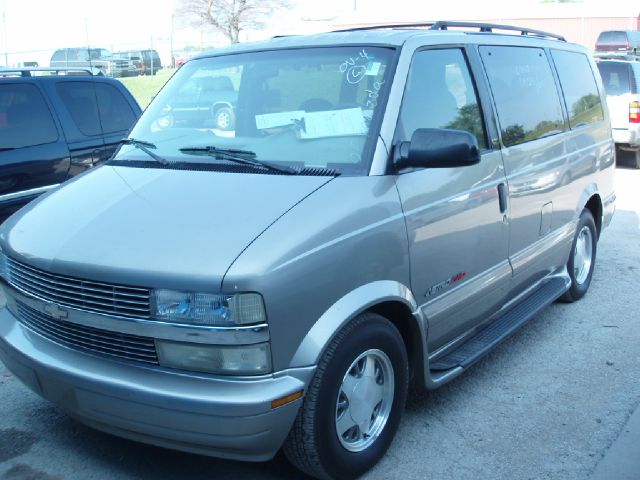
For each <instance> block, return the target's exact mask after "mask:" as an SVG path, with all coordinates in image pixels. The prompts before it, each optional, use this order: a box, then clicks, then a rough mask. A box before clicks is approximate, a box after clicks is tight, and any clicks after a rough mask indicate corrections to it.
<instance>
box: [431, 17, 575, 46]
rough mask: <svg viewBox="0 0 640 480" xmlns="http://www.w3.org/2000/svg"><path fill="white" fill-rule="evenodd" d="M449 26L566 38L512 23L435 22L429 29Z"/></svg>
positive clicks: (491, 31) (441, 28) (481, 30)
mask: <svg viewBox="0 0 640 480" xmlns="http://www.w3.org/2000/svg"><path fill="white" fill-rule="evenodd" d="M449 27H466V28H478V29H480V32H483V33H484V32H486V33H493V30H494V29H496V30H508V31H512V32H520V35H524V36H529V35H531V36H534V37H549V38H555V39H556V40H560V41H561V42H566V41H567V40H566V39H565V38H564V37H563V36H562V35H558V34H555V33H549V32H544V31H542V30H534V29H532V28H522V27H515V26H513V25H500V24H497V23H477V22H446V21H440V22H435V23H434V24H433V25H432V26H431V28H430V30H447V29H448V28H449Z"/></svg>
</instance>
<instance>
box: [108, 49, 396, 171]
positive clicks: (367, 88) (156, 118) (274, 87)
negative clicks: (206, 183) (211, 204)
mask: <svg viewBox="0 0 640 480" xmlns="http://www.w3.org/2000/svg"><path fill="white" fill-rule="evenodd" d="M393 56H394V50H393V49H391V48H380V47H362V46H354V47H330V48H313V49H312V48H305V49H291V50H274V51H263V52H253V53H242V54H234V55H226V56H218V57H209V58H202V59H198V60H192V61H190V62H188V63H186V64H185V65H184V66H183V67H181V68H180V70H178V72H176V74H175V75H174V77H173V78H172V79H171V80H170V81H169V82H168V83H167V85H166V86H165V87H164V88H163V89H162V90H161V92H160V93H159V94H158V96H157V97H156V98H155V99H154V101H153V102H152V103H151V105H150V106H149V107H148V108H147V110H146V111H145V113H144V114H143V116H142V117H141V119H140V120H139V122H138V123H137V124H136V126H135V127H134V129H133V131H132V132H131V137H133V138H136V139H138V140H143V141H145V142H150V143H153V144H154V145H155V146H156V149H155V150H154V152H155V153H157V154H158V155H160V156H162V157H164V158H165V159H167V160H169V161H170V162H196V163H204V162H206V163H220V162H221V161H222V162H224V160H221V158H220V156H219V155H218V156H215V155H214V156H210V155H194V151H193V148H194V147H215V148H216V149H233V150H242V151H247V152H251V153H252V154H255V156H254V158H255V159H256V160H260V161H264V162H271V163H272V164H281V165H283V166H286V167H291V168H294V169H297V170H302V169H303V168H328V169H333V170H335V171H337V172H339V173H340V174H346V175H366V174H368V171H369V164H370V161H371V156H372V151H373V148H374V146H375V143H376V137H377V135H378V127H377V126H378V124H379V123H380V120H379V117H380V115H381V114H382V112H383V109H384V101H383V100H384V99H385V98H386V91H387V88H388V86H389V84H390V79H389V75H390V71H391V68H390V62H391V60H392V58H393ZM116 160H120V161H123V160H125V161H126V160H135V161H139V160H148V156H145V154H144V153H143V152H141V151H140V150H139V149H135V148H134V147H133V146H131V145H127V146H123V147H122V148H121V150H120V151H119V153H118V154H117V156H116Z"/></svg>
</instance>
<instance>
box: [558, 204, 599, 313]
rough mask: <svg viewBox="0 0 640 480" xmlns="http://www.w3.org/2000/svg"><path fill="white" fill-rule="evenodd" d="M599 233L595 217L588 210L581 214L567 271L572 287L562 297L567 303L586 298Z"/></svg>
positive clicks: (594, 261)
mask: <svg viewBox="0 0 640 480" xmlns="http://www.w3.org/2000/svg"><path fill="white" fill-rule="evenodd" d="M597 245H598V231H597V230H596V223H595V221H594V220H593V215H592V214H591V212H590V211H589V210H587V209H584V210H583V211H582V213H581V214H580V220H579V221H578V227H577V229H576V235H575V237H574V239H573V244H572V246H571V253H570V254H569V261H568V262H567V270H568V272H569V277H571V287H570V288H569V290H568V291H567V292H566V293H565V294H564V295H563V296H562V300H564V301H566V302H575V301H576V300H579V299H581V298H582V297H584V295H585V293H587V290H588V289H589V285H590V284H591V278H592V277H593V269H594V267H595V265H596V247H597Z"/></svg>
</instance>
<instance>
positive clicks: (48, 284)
mask: <svg viewBox="0 0 640 480" xmlns="http://www.w3.org/2000/svg"><path fill="white" fill-rule="evenodd" d="M7 266H8V270H9V283H10V284H11V285H13V286H14V287H16V288H18V289H20V290H22V291H23V292H25V293H29V294H32V295H34V296H36V297H39V298H42V299H44V300H48V301H50V302H53V303H56V304H58V305H64V306H67V307H72V308H76V309H78V310H84V311H87V312H95V313H106V314H108V315H114V316H119V317H129V318H149V317H150V316H151V311H150V306H149V290H148V289H146V288H138V287H128V286H124V285H113V284H109V283H100V282H94V281H91V280H82V279H79V278H73V277H67V276H64V275H57V274H54V273H49V272H45V271H44V270H40V269H39V268H35V267H31V266H29V265H25V264H24V263H21V262H18V261H16V260H13V259H11V258H7Z"/></svg>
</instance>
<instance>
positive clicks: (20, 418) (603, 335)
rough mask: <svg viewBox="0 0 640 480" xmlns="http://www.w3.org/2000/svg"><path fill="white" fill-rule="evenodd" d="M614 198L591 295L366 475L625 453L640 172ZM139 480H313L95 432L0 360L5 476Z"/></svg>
mask: <svg viewBox="0 0 640 480" xmlns="http://www.w3.org/2000/svg"><path fill="white" fill-rule="evenodd" d="M616 191H617V195H618V201H617V210H616V214H615V216H614V219H613V222H612V224H611V227H610V228H609V229H607V230H605V232H604V233H603V235H602V237H601V240H600V243H599V245H598V253H597V255H598V258H597V265H596V271H595V275H594V278H593V282H592V284H591V288H590V291H589V293H588V294H587V296H586V297H585V298H584V299H582V300H581V301H579V302H578V303H575V304H562V303H556V304H553V305H552V306H551V307H549V308H547V309H546V310H544V311H543V312H542V313H541V314H540V315H538V316H537V317H536V318H535V319H534V320H533V321H531V322H530V323H529V324H528V325H526V326H525V327H524V328H523V329H522V330H520V331H519V332H518V333H516V334H515V335H514V336H513V337H511V338H510V339H509V340H508V341H506V342H505V343H503V344H502V345H501V346H500V347H498V348H497V349H496V350H495V351H494V352H492V353H491V354H490V355H489V356H488V357H486V358H485V359H484V360H482V361H480V362H479V363H478V364H476V366H474V367H473V368H472V369H471V370H470V371H469V372H467V373H466V374H464V375H463V376H462V377H460V378H458V379H456V380H454V381H453V382H452V383H450V384H448V385H446V386H444V387H442V388H441V389H439V390H437V391H434V392H430V393H425V394H417V393H414V394H412V395H411V396H410V398H409V401H408V404H407V408H406V411H405V414H404V417H403V420H402V424H401V426H400V430H399V431H398V434H397V436H396V439H395V441H394V443H393V444H392V446H391V448H390V450H389V452H388V453H387V455H386V457H385V458H384V459H383V460H382V461H381V462H380V463H379V464H378V465H377V466H376V468H375V469H374V470H372V471H371V472H370V473H369V474H367V475H366V477H365V478H369V479H382V478H384V479H393V478H402V479H414V478H415V479H418V478H419V479H424V478H432V479H456V480H457V479H474V480H475V479H492V480H494V479H585V478H589V477H590V476H591V475H593V473H594V472H595V471H596V469H598V466H599V464H601V462H603V459H605V458H607V456H608V454H609V453H610V452H613V453H612V455H614V454H617V453H616V452H617V451H618V450H619V448H617V449H616V448H612V445H614V447H615V446H616V441H617V440H618V439H619V438H620V439H622V440H623V441H622V442H621V443H618V445H623V446H624V445H625V441H624V438H626V437H628V436H629V434H631V435H634V432H629V431H628V429H629V428H632V427H633V425H638V423H639V422H637V421H635V422H634V421H629V418H630V417H631V415H632V414H633V412H634V411H635V410H636V409H637V408H638V405H639V404H640V368H638V367H639V366H640V301H639V299H638V296H639V295H640V170H632V169H628V168H618V169H617V171H616ZM628 421H629V422H628ZM629 425H631V426H632V427H629ZM635 434H637V432H636V433H635ZM627 443H628V442H627ZM630 448H631V449H633V448H634V447H633V444H631V447H630ZM636 448H637V449H638V451H637V452H636V453H637V455H638V456H640V446H637V445H636ZM627 449H629V447H627ZM623 452H624V451H623ZM623 454H624V453H623ZM629 455H633V452H629ZM609 458H610V457H609ZM602 466H606V465H604V464H603V465H602ZM639 475H640V474H639ZM135 478H154V479H174V478H176V479H178V478H180V479H184V478H188V479H211V478H216V479H231V478H234V479H235V478H255V479H276V478H302V477H301V475H299V474H298V473H297V472H296V471H295V470H294V469H293V468H292V467H290V466H289V465H288V464H287V463H286V461H285V460H284V459H283V458H280V457H277V458H276V459H275V460H273V461H271V462H267V463H263V464H249V463H239V462H231V461H224V460H218V459H212V458H207V457H202V456H197V455H189V454H184V453H180V452H174V451H169V450H164V449H161V448H156V447H151V446H147V445H143V444H138V443H135V442H131V441H128V440H123V439H120V438H117V437H113V436H110V435H107V434H103V433H100V432H96V431H94V430H91V429H89V428H87V427H84V426H83V425H81V424H79V423H77V422H75V421H74V420H73V419H71V418H70V417H68V416H67V415H66V414H65V413H64V412H63V411H61V410H59V409H58V408H56V407H55V406H53V405H51V404H49V403H48V402H46V401H44V400H42V399H40V398H39V397H38V396H37V395H35V394H34V393H32V392H31V391H29V390H28V389H27V388H26V387H24V386H23V385H22V384H21V383H20V382H19V381H18V380H17V379H16V378H15V377H13V376H12V375H11V373H10V372H9V371H8V370H7V369H6V368H5V367H4V365H2V363H0V479H3V480H27V479H29V480H32V479H33V480H35V479H39V480H54V479H58V480H59V479H83V480H84V479H96V480H102V479H104V480H107V479H135ZM629 478H633V477H629ZM638 478H640V477H638Z"/></svg>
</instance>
